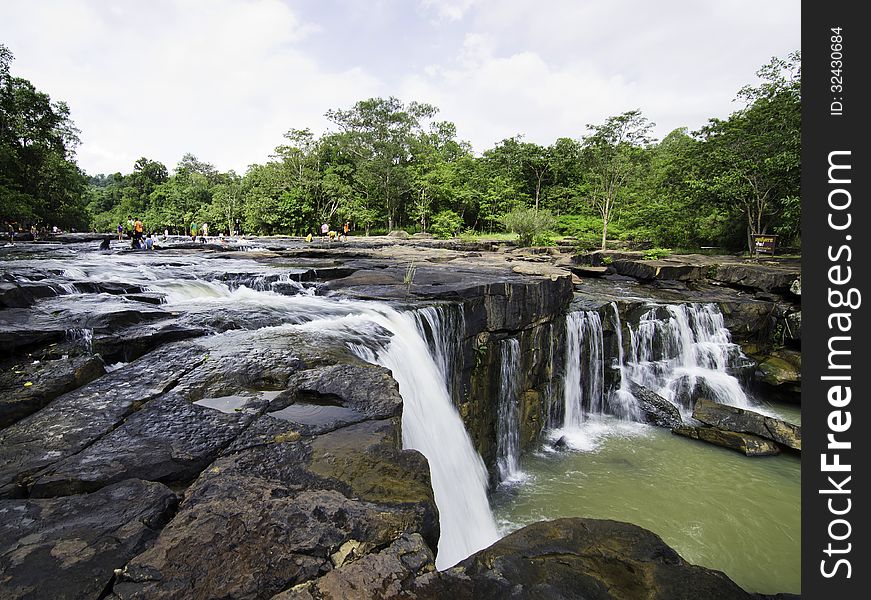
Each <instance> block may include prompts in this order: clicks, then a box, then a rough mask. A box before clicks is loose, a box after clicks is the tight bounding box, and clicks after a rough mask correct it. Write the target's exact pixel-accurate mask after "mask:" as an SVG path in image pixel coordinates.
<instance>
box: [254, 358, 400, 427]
mask: <svg viewBox="0 0 871 600" xmlns="http://www.w3.org/2000/svg"><path fill="white" fill-rule="evenodd" d="M291 386H292V387H293V388H294V390H295V392H296V398H297V399H298V400H301V401H308V402H325V403H328V404H329V403H333V402H332V401H331V400H330V399H331V398H332V399H334V402H335V404H336V405H338V406H343V407H345V408H350V409H353V410H356V411H358V412H360V413H362V414H364V415H366V416H367V417H368V418H372V419H388V418H390V417H398V416H400V415H401V414H402V396H400V395H399V386H398V384H397V383H396V380H394V379H393V376H392V375H391V374H390V371H389V370H387V369H385V368H384V367H380V366H377V365H371V364H368V363H364V362H362V361H359V362H357V363H356V364H338V365H329V366H325V367H320V368H317V369H311V370H308V371H302V372H301V373H299V374H298V375H297V376H296V377H295V378H294V380H293V381H292V382H291ZM270 410H272V407H271V408H270Z"/></svg>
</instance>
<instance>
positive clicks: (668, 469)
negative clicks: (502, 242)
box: [0, 248, 800, 593]
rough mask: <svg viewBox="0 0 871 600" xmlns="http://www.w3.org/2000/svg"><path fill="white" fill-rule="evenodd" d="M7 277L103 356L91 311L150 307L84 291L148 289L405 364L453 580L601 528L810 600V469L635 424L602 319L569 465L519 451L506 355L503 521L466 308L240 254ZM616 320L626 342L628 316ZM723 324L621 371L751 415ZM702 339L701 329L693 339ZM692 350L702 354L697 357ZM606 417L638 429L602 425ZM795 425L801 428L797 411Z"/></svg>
mask: <svg viewBox="0 0 871 600" xmlns="http://www.w3.org/2000/svg"><path fill="white" fill-rule="evenodd" d="M4 271H8V272H9V273H12V274H14V275H13V276H14V277H15V278H16V280H17V281H19V282H27V281H37V280H41V281H51V282H53V284H54V283H56V286H57V292H58V294H59V295H58V296H57V297H53V298H46V299H44V300H40V301H39V302H38V303H37V304H36V305H34V307H33V309H32V311H31V316H30V318H31V324H32V325H34V326H38V325H39V324H40V323H41V322H42V323H51V322H55V323H56V322H57V321H58V319H62V320H63V322H64V323H66V327H67V328H68V335H69V336H71V337H75V338H76V339H81V340H82V343H87V344H90V343H91V336H92V333H93V329H92V327H93V325H92V324H91V322H92V320H93V319H92V317H93V315H94V314H99V313H100V312H105V311H117V310H128V309H134V310H139V309H141V310H146V309H147V306H148V305H143V304H142V303H139V302H132V301H130V300H128V299H125V298H123V297H119V296H116V295H110V294H104V293H103V294H85V293H81V290H82V289H83V287H86V286H87V284H88V283H96V282H99V283H101V284H106V283H112V282H116V283H119V284H124V283H136V284H139V285H141V286H142V287H143V288H145V289H146V290H147V291H148V292H150V293H154V294H156V295H158V296H159V297H160V298H161V301H162V304H161V305H160V309H161V310H164V311H169V312H170V313H171V314H173V315H174V316H175V317H176V318H177V319H178V321H179V322H180V323H182V324H183V325H185V326H188V327H202V328H203V329H204V330H206V331H205V332H206V333H208V334H212V335H222V334H223V332H225V331H227V330H231V329H239V328H242V329H254V330H256V329H261V328H270V329H272V330H274V328H277V327H279V328H280V327H292V328H304V329H310V330H314V331H317V332H329V333H331V334H334V335H335V337H336V339H339V340H344V342H345V343H347V344H348V346H349V347H350V349H351V350H352V351H353V352H355V353H356V354H357V355H358V356H360V357H362V358H364V359H365V360H369V361H371V362H376V363H378V364H381V365H383V366H386V367H388V368H390V369H391V370H392V372H393V374H394V377H395V378H396V379H397V381H398V383H399V389H400V393H401V395H402V397H403V400H404V402H405V408H404V414H403V420H402V428H403V443H404V445H405V446H406V447H409V448H416V449H418V450H420V451H421V452H422V453H423V454H424V455H426V456H427V458H428V459H429V461H430V466H431V471H432V482H433V488H434V494H435V497H436V501H437V504H438V507H439V512H440V521H441V533H442V537H441V541H440V544H439V554H438V562H437V566H438V567H439V568H445V567H449V566H451V565H452V564H454V563H455V562H457V561H458V560H461V559H462V558H464V557H465V556H467V555H469V554H470V553H472V552H474V551H476V550H478V549H480V548H483V547H485V546H487V545H489V544H491V543H492V542H494V541H496V539H498V537H499V535H500V533H501V534H505V533H507V532H509V531H511V530H513V529H516V528H518V527H520V526H523V525H525V524H528V523H531V522H533V521H536V520H541V519H549V518H556V517H561V516H588V517H595V518H609V519H616V520H624V521H629V522H632V523H635V524H637V525H640V526H642V527H646V528H648V529H650V530H652V531H654V532H656V533H658V534H659V535H660V536H661V537H662V538H663V539H664V540H665V541H666V542H667V543H669V544H670V545H672V546H673V547H674V548H675V549H676V550H677V551H678V552H680V554H681V555H682V556H683V557H684V558H685V559H686V560H688V561H690V562H693V563H697V564H700V565H704V566H708V567H711V568H715V569H719V570H723V571H725V572H726V573H727V574H728V575H729V576H730V577H732V578H733V579H734V580H735V581H736V582H738V583H739V584H740V585H742V586H744V587H745V588H747V589H748V590H751V591H757V592H766V593H769V592H798V591H800V584H799V548H800V543H799V542H800V540H799V535H800V523H799V518H800V498H799V485H800V468H799V460H798V458H796V457H794V456H779V457H773V458H762V459H758V458H757V459H748V458H746V457H744V456H741V455H739V454H736V453H733V452H731V451H728V450H723V449H720V448H715V447H712V446H708V445H706V444H702V443H699V442H696V441H692V440H687V439H684V438H679V437H677V436H673V435H672V434H671V433H670V432H669V431H668V430H663V429H657V428H653V427H649V426H646V425H641V424H638V423H634V422H631V421H630V420H626V419H631V418H632V417H633V415H635V413H636V410H635V407H634V406H633V404H632V398H631V394H629V393H628V392H627V391H626V389H625V384H621V385H620V387H619V389H616V390H612V391H610V392H609V391H607V390H604V386H603V375H602V373H603V371H602V369H603V360H604V359H603V348H602V323H601V321H602V320H601V318H600V317H599V315H598V314H597V313H595V312H592V311H590V312H587V313H573V314H570V315H569V316H568V318H567V319H566V322H567V327H569V331H568V335H567V340H568V341H567V343H568V346H569V347H568V348H567V349H566V350H567V355H568V356H567V359H568V362H569V364H570V368H569V370H568V372H567V373H566V374H565V383H566V384H567V385H568V387H567V388H566V389H565V393H564V402H565V405H566V410H565V414H566V422H565V423H564V424H563V425H564V426H563V427H562V428H561V429H556V430H552V431H551V432H550V436H551V438H550V441H553V440H555V439H556V437H558V436H565V437H566V438H567V439H568V445H569V448H570V450H569V451H563V452H556V451H553V449H552V447H551V446H550V445H549V444H548V443H545V444H544V446H543V448H544V449H543V450H542V451H539V452H535V453H531V454H527V455H525V456H520V455H519V451H518V445H517V431H516V423H515V420H516V418H517V410H516V396H517V390H515V389H513V388H511V387H510V386H507V384H508V379H510V377H509V375H510V371H511V369H515V370H516V369H517V352H518V350H519V348H518V347H517V342H516V340H511V339H508V340H505V341H504V342H503V343H502V346H501V354H502V362H503V365H502V369H503V386H507V387H504V389H502V390H501V391H500V398H498V399H494V401H498V402H499V403H500V419H502V421H500V422H501V423H502V424H501V425H500V427H499V429H500V431H499V432H498V433H499V436H500V439H502V438H504V443H503V442H500V449H499V464H498V465H497V466H498V468H499V470H500V471H501V479H502V480H503V482H504V483H503V485H501V486H500V487H499V489H498V490H496V492H495V494H494V495H493V496H492V498H491V503H492V504H493V505H494V506H495V516H496V519H495V520H494V515H493V513H492V512H491V510H490V507H489V506H488V499H487V489H486V485H487V483H486V481H487V474H486V469H485V466H484V464H483V462H482V461H481V458H480V456H479V455H478V454H477V452H475V450H474V447H473V445H472V443H471V440H470V439H469V436H468V433H467V432H466V431H465V429H464V428H463V424H462V421H461V420H460V417H459V414H458V413H457V411H456V409H455V408H454V406H453V404H452V403H451V391H452V388H453V387H454V381H453V380H454V378H455V376H456V373H457V369H456V365H455V364H454V362H455V361H456V358H457V355H458V353H457V349H456V348H454V347H453V345H452V344H455V343H457V339H458V335H457V333H458V332H459V331H460V330H461V329H462V327H463V323H462V313H461V312H457V311H453V312H452V311H449V310H445V309H443V308H439V307H426V308H419V309H416V310H414V311H406V312H404V313H402V312H400V311H398V310H397V309H396V308H394V307H390V306H388V305H386V304H382V303H376V302H363V301H356V300H337V299H332V298H325V297H319V296H315V295H314V294H313V289H312V288H311V287H307V286H305V285H303V284H300V283H299V282H297V281H294V272H293V271H292V270H288V269H287V268H274V267H271V266H268V265H265V264H263V263H260V262H256V261H253V260H245V259H239V258H236V259H233V260H226V259H221V258H213V259H210V260H207V261H204V260H203V259H202V258H199V257H197V256H196V255H180V256H173V257H172V258H171V259H165V258H164V259H161V260H158V259H157V258H156V257H155V256H154V255H149V254H145V253H140V254H124V255H102V254H100V253H97V252H81V251H75V250H71V249H68V248H59V249H58V250H57V251H55V252H50V253H47V255H46V256H44V257H43V258H40V259H36V260H34V259H33V258H32V257H28V256H22V257H21V258H19V259H18V260H11V261H9V262H6V263H5V264H4ZM276 290H278V291H280V292H281V293H278V291H276ZM155 310H156V309H155ZM610 318H612V319H614V320H616V321H617V331H618V332H620V331H621V329H620V325H619V316H618V315H617V312H616V308H615V310H614V311H613V316H612V317H610ZM718 319H719V316H718V314H716V313H715V312H714V311H713V309H712V308H710V307H691V308H679V307H678V308H676V307H667V308H665V309H663V308H659V309H656V310H653V311H652V312H651V313H650V314H649V315H648V316H647V317H646V318H645V319H644V320H643V323H644V324H643V325H640V326H639V329H638V331H636V332H633V336H632V339H631V344H630V346H631V352H630V353H629V354H630V356H628V357H624V353H623V352H622V348H623V346H622V344H621V345H620V348H621V352H620V358H619V365H617V367H618V368H619V371H620V372H621V373H623V374H624V377H633V378H637V379H639V380H643V381H644V383H646V384H647V385H648V386H649V387H652V388H654V389H659V391H660V392H661V393H662V394H663V395H665V396H666V397H669V399H674V398H675V397H678V396H679V394H680V393H682V390H684V391H685V389H686V388H687V386H689V387H692V386H695V385H696V384H697V380H698V381H702V382H705V381H706V382H707V385H708V389H709V390H713V391H715V392H717V393H722V394H724V400H723V401H725V402H726V403H733V404H738V405H740V406H748V405H750V404H749V403H750V400H749V399H748V398H747V397H746V396H744V394H743V391H741V390H740V386H737V384H736V382H735V380H734V379H731V378H729V377H727V373H726V368H727V366H728V365H727V364H726V363H727V362H728V360H726V358H724V357H727V356H728V355H731V354H734V353H735V348H734V347H733V346H732V345H731V344H730V343H729V340H728V332H725V333H723V331H721V320H718ZM0 325H2V323H0ZM702 326H704V327H702ZM687 327H690V329H692V328H693V327H695V328H696V329H693V330H692V331H690V332H689V333H688V331H689V330H688V329H687ZM699 327H702V329H704V332H702V330H701V329H699ZM572 328H574V329H572ZM708 330H710V331H708ZM655 331H662V332H671V333H668V334H667V335H668V336H670V337H669V338H668V343H667V344H660V343H653V342H652V340H653V339H654V337H655V336H654V335H653V332H655ZM672 338H674V339H672ZM688 343H689V344H695V346H694V348H695V349H694V350H692V351H689V350H688V349H687V348H688V347H687V346H686V344H688ZM645 344H647V345H645ZM449 346H450V348H449ZM672 346H673V348H672ZM672 354H673V356H672ZM693 356H698V357H700V358H699V360H695V359H693V358H692V357H693ZM116 367H117V365H116ZM564 387H566V386H564ZM568 388H571V389H568ZM608 407H610V409H611V412H612V413H616V414H619V415H622V416H623V417H624V419H623V420H619V419H617V418H615V417H611V416H607V415H605V414H603V413H604V412H607V411H606V408H608ZM216 408H218V409H220V407H216ZM768 412H771V411H770V410H769V411H768ZM684 413H685V414H686V410H685V409H684ZM790 416H791V417H792V418H793V420H795V417H797V414H795V412H794V413H793V414H792V415H790ZM497 526H498V529H497Z"/></svg>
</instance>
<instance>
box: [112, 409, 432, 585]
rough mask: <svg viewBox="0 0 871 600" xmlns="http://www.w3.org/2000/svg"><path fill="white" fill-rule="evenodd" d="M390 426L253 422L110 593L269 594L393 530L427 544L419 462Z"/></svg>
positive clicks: (426, 503) (426, 485)
mask: <svg viewBox="0 0 871 600" xmlns="http://www.w3.org/2000/svg"><path fill="white" fill-rule="evenodd" d="M397 431H398V428H397V423H396V422H395V421H393V420H386V421H368V422H363V423H358V424H355V425H351V426H348V427H344V428H341V429H338V430H336V431H334V432H332V433H328V434H324V435H320V436H316V437H314V438H307V437H301V436H300V434H299V432H297V431H296V430H295V429H293V427H292V424H290V423H287V422H283V421H281V420H279V419H275V418H273V417H269V416H264V417H262V418H261V420H260V421H259V422H258V423H255V425H254V426H252V428H251V432H250V435H248V436H247V437H245V436H243V438H244V439H240V440H239V443H238V444H237V446H236V447H235V449H236V450H237V451H235V452H233V453H231V454H229V455H228V456H226V457H224V458H221V459H219V460H217V461H216V462H215V463H213V464H212V466H211V467H210V468H209V469H208V470H207V471H206V472H205V473H203V475H202V476H201V477H200V478H199V479H198V480H197V481H196V482H195V483H194V485H193V486H192V487H191V488H190V489H189V490H188V493H187V497H186V499H185V501H184V503H183V504H182V505H181V507H180V510H179V513H178V515H177V516H176V517H175V518H174V519H173V520H172V522H171V523H170V524H169V525H168V526H167V527H166V528H165V529H164V530H163V531H162V532H161V535H160V537H159V538H158V540H157V541H156V543H155V545H154V547H153V548H151V549H150V550H147V551H146V552H144V553H143V554H141V555H140V556H138V557H136V558H135V559H134V560H132V561H131V562H130V563H129V564H128V565H127V567H126V568H125V569H124V571H123V573H122V574H121V575H120V576H119V581H118V583H116V584H115V586H114V588H113V591H114V594H115V597H117V598H122V599H125V600H126V599H132V598H148V599H152V598H234V599H243V598H264V597H265V598H268V597H270V596H272V595H274V594H276V593H278V592H280V591H282V590H284V589H286V588H288V587H292V586H294V585H297V584H299V583H303V582H305V581H307V580H310V579H313V578H316V577H318V576H321V575H324V574H326V573H327V572H329V571H330V570H331V569H332V568H334V566H335V565H336V564H342V563H343V562H344V560H345V559H346V558H347V555H348V554H351V553H354V554H355V555H356V556H362V555H364V554H367V553H369V552H371V551H372V550H374V549H376V548H381V547H385V546H388V545H390V544H391V543H393V542H394V541H396V540H397V539H398V538H399V537H401V536H402V535H403V534H413V533H416V532H419V533H421V535H422V537H423V538H424V539H425V540H426V541H427V542H428V543H429V544H431V545H433V546H434V545H435V543H436V540H437V537H438V521H437V516H436V515H437V512H436V507H435V501H434V500H433V497H432V490H431V488H430V482H429V477H428V472H429V470H428V469H427V465H426V460H425V459H424V458H423V456H422V455H421V454H419V453H417V452H416V451H412V450H405V451H403V450H400V449H399V447H400V446H399V443H398V442H399V440H398V436H397ZM246 445H247V447H246Z"/></svg>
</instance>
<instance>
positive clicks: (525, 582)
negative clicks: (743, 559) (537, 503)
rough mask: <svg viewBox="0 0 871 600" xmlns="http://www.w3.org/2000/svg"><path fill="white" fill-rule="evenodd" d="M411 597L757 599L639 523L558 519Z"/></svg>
mask: <svg viewBox="0 0 871 600" xmlns="http://www.w3.org/2000/svg"><path fill="white" fill-rule="evenodd" d="M411 592H412V594H413V595H412V594H409V597H414V598H420V599H424V598H480V599H489V598H493V599H497V598H499V599H501V598H517V599H526V598H528V599H538V598H588V599H591V600H593V599H595V600H618V599H619V600H624V599H630V598H645V599H647V600H658V599H661V600H695V599H697V598H705V599H706V600H750V599H751V598H753V596H751V595H750V594H748V593H747V592H745V591H744V590H743V589H741V588H740V587H739V586H738V585H737V584H736V583H735V582H733V581H732V580H731V579H729V578H728V577H727V576H726V575H725V574H723V573H721V572H720V571H714V570H712V569H706V568H704V567H699V566H695V565H692V564H689V563H687V562H686V561H685V560H684V559H682V558H681V557H680V555H679V554H678V553H677V552H675V551H674V550H673V549H672V548H670V547H669V546H668V545H666V544H665V542H663V541H662V539H661V538H660V537H659V536H657V535H656V534H654V533H652V532H650V531H647V530H646V529H642V528H641V527H638V526H637V525H631V524H629V523H620V522H617V521H606V520H597V519H580V518H570V519H557V520H554V521H542V522H539V523H533V524H532V525H528V526H526V527H524V528H523V529H520V530H518V531H515V532H514V533H511V534H509V535H507V536H505V537H504V538H502V539H501V540H499V541H498V542H496V543H495V544H493V545H492V546H490V547H489V548H486V549H484V550H481V551H479V552H477V553H475V554H473V555H472V556H470V557H469V558H467V559H466V560H464V561H462V562H461V563H459V564H458V565H457V566H455V567H453V568H451V569H448V570H446V571H442V572H436V573H428V574H424V575H422V576H420V577H418V578H417V580H416V582H415V585H414V587H413V588H412V590H411Z"/></svg>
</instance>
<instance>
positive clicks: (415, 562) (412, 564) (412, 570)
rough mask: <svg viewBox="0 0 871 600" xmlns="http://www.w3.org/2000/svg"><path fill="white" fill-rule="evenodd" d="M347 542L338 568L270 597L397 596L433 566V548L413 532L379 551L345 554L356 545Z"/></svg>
mask: <svg viewBox="0 0 871 600" xmlns="http://www.w3.org/2000/svg"><path fill="white" fill-rule="evenodd" d="M346 546H347V548H346V549H344V548H343V549H344V550H345V552H341V551H340V552H341V556H340V557H339V558H342V559H343V560H344V561H345V562H343V563H339V564H337V565H336V567H337V568H335V569H334V570H332V571H330V572H329V573H327V574H326V575H324V576H323V577H320V578H319V579H316V580H315V581H312V582H309V583H302V584H299V585H298V586H295V587H293V588H291V589H289V590H287V591H285V592H282V593H280V594H277V595H275V596H273V597H272V600H314V599H315V598H372V599H382V598H398V597H401V596H402V595H403V592H404V591H405V590H408V589H410V588H412V587H413V583H414V579H415V578H416V577H418V576H420V575H423V574H424V573H429V572H432V571H433V570H435V564H434V558H433V554H432V551H431V550H430V549H429V547H428V546H427V545H426V542H425V541H424V539H423V538H422V537H421V536H420V535H418V534H416V533H413V534H403V535H402V536H400V538H399V539H398V540H396V541H395V542H393V543H392V544H390V546H388V547H387V548H385V549H384V550H382V551H381V552H378V553H375V554H368V555H365V556H363V557H360V558H357V557H354V556H353V554H351V555H347V554H346V553H347V552H353V550H354V549H356V548H357V546H356V545H353V544H346ZM337 554H339V553H337ZM354 558H356V560H353V559H354ZM334 562H335V561H334Z"/></svg>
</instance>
